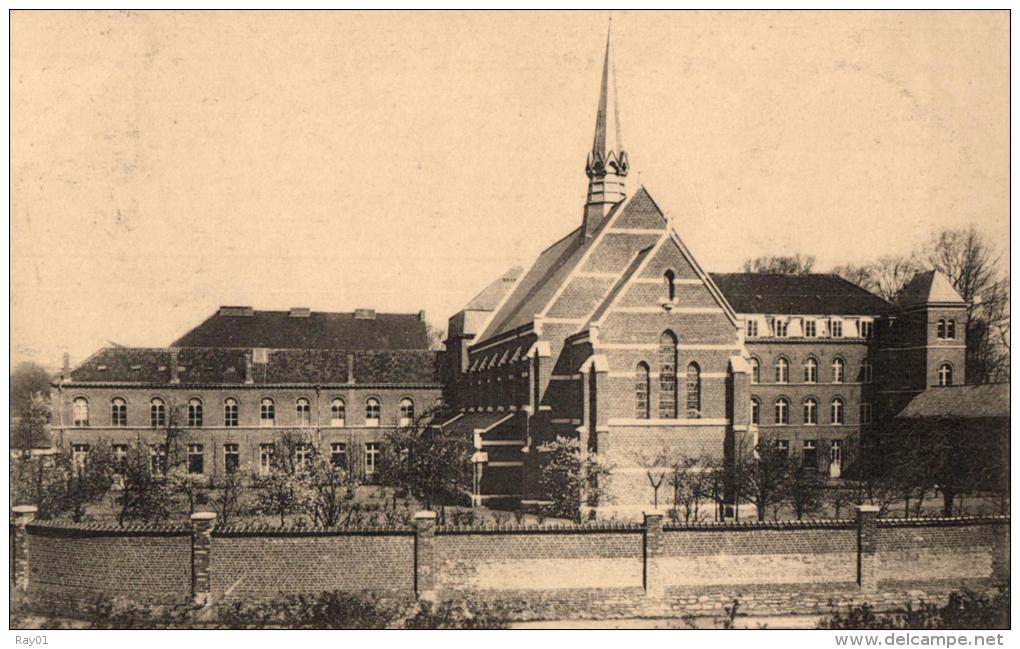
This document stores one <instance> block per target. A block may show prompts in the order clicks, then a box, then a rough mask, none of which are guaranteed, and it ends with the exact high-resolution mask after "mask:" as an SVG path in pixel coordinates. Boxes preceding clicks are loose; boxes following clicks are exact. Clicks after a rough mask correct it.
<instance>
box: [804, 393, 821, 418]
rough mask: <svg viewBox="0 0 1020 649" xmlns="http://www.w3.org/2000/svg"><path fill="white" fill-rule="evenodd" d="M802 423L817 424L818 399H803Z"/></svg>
mask: <svg viewBox="0 0 1020 649" xmlns="http://www.w3.org/2000/svg"><path fill="white" fill-rule="evenodd" d="M804 423H805V424H817V423H818V401H816V400H815V399H813V398H808V399H805V400H804Z"/></svg>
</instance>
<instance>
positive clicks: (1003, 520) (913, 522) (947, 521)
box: [877, 514, 1010, 527]
mask: <svg viewBox="0 0 1020 649" xmlns="http://www.w3.org/2000/svg"><path fill="white" fill-rule="evenodd" d="M1009 519H1010V517H1009V515H1005V514H1001V515H1000V514H994V515H989V516H922V517H918V518H879V519H878V521H877V522H878V526H879V527H937V526H954V525H982V524H983V525H1009Z"/></svg>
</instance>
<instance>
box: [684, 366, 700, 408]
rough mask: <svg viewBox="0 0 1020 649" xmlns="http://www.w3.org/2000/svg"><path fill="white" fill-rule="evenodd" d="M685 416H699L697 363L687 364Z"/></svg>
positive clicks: (698, 372)
mask: <svg viewBox="0 0 1020 649" xmlns="http://www.w3.org/2000/svg"><path fill="white" fill-rule="evenodd" d="M687 416H688V417H690V418H691V419H700V418H701V368H700V367H698V364H697V363H691V364H690V365H688V366H687Z"/></svg>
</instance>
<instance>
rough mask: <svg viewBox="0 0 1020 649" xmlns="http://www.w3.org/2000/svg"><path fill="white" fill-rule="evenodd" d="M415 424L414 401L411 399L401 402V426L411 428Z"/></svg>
mask: <svg viewBox="0 0 1020 649" xmlns="http://www.w3.org/2000/svg"><path fill="white" fill-rule="evenodd" d="M413 423H414V401H411V400H410V399H401V400H400V425H401V426H402V427H407V426H410V425H411V424H413Z"/></svg>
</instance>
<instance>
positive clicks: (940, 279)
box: [896, 270, 963, 307]
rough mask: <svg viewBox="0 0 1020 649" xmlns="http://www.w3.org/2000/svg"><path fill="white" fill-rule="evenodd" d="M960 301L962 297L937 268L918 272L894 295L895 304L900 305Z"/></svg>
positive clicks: (961, 302)
mask: <svg viewBox="0 0 1020 649" xmlns="http://www.w3.org/2000/svg"><path fill="white" fill-rule="evenodd" d="M929 302H931V303H938V304H944V303H960V304H963V298H961V297H960V294H959V293H957V292H956V289H955V288H953V285H952V283H950V281H949V278H948V277H946V276H945V275H943V274H942V273H940V272H938V271H937V270H929V271H927V272H924V273H918V274H916V275H914V277H913V278H912V279H911V280H910V281H909V282H907V285H906V286H904V287H903V290H902V291H900V294H899V295H897V296H896V304H898V305H900V306H902V307H908V306H914V305H917V304H927V303H929Z"/></svg>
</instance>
